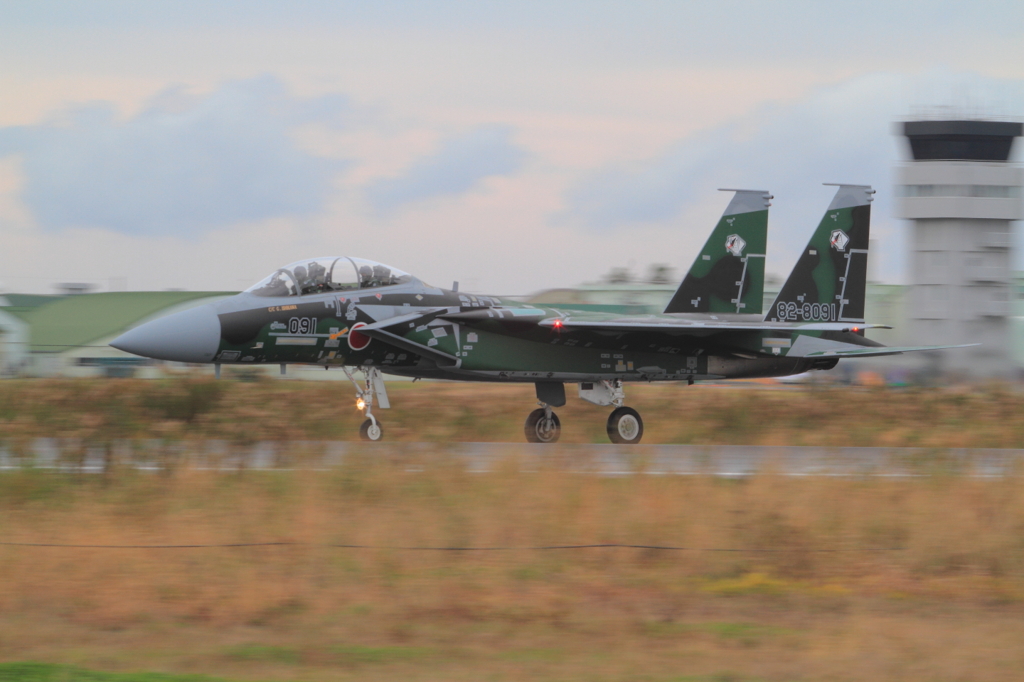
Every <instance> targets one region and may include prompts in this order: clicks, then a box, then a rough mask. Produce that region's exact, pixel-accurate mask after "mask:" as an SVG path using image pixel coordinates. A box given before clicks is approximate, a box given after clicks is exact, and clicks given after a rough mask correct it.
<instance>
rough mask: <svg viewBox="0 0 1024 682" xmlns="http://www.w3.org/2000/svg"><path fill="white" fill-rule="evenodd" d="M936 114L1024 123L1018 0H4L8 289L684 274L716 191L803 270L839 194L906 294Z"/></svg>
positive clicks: (0, 16) (2, 220) (1023, 37)
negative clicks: (855, 195) (333, 265)
mask: <svg viewBox="0 0 1024 682" xmlns="http://www.w3.org/2000/svg"><path fill="white" fill-rule="evenodd" d="M944 116H956V117H962V116H965V117H984V118H998V119H1012V120H1021V119H1022V118H1024V3H1020V2H985V1H976V2H972V3H962V2H945V1H942V0H933V1H930V2H913V1H911V2H902V3H898V2H892V0H888V1H887V2H871V1H864V2H843V1H837V2H829V3H822V2H802V1H791V2H786V1H784V0H780V1H776V2H763V3H762V2H752V1H751V2H736V1H728V0H726V1H722V2H714V3H708V2H685V1H683V0H675V1H671V2H659V1H656V0H648V1H645V2H638V1H636V0H633V1H631V2H601V1H599V0H588V1H585V2H575V1H565V2H539V1H538V2H532V1H529V0H524V1H522V2H490V1H488V0H474V1H472V2H430V1H427V0H420V1H416V2H395V1H390V0H381V1H378V2H373V3H365V2H351V3H349V2H343V1H333V2H312V1H310V2H266V1H259V0H249V1H246V2H241V1H239V2H235V1H221V2H217V1H216V0H204V1H202V2H199V1H193V0H180V1H178V2H160V1H157V0H151V1H149V2H146V3H140V2H136V1H134V0H133V1H130V2H128V1H125V2H121V1H106V2H105V1H103V0H94V1H93V2H89V3H83V2H77V1H74V2H56V1H47V0H36V1H30V0H24V1H15V0H0V283H2V284H0V290H4V291H19V292H37V293H52V292H53V291H55V286H56V285H57V284H58V283H61V282H81V283H88V284H92V285H94V286H95V287H96V290H98V291H109V290H125V289H128V290H161V289H169V288H180V289H190V290H239V289H243V288H245V287H247V286H249V285H251V284H253V283H254V282H256V281H258V280H260V279H262V278H263V277H264V276H265V275H267V274H269V273H270V272H272V271H273V270H274V269H275V268H277V267H280V266H282V265H284V264H286V263H290V262H292V261H296V260H300V259H303V258H311V257H318V256H329V255H349V256H358V257H362V258H368V259H372V260H377V261H381V262H384V263H387V264H389V265H392V266H395V267H397V268H400V269H402V270H406V271H408V272H411V273H413V274H415V275H417V276H418V277H420V278H421V279H423V280H425V281H427V282H430V283H432V284H435V285H438V286H445V287H448V286H450V285H451V282H452V281H454V280H459V281H460V283H461V288H462V289H463V290H469V291H473V292H477V293H490V294H498V295H515V294H527V293H530V292H534V291H538V290H541V289H545V288H552V287H568V286H574V285H577V284H579V283H582V282H587V281H596V280H598V279H600V278H601V277H602V276H603V275H604V274H605V273H607V272H608V271H609V270H610V269H611V268H614V267H629V268H631V269H632V270H633V271H634V272H635V273H637V274H642V273H643V272H644V271H646V270H647V268H648V267H649V266H650V265H651V264H654V263H661V264H667V265H669V266H671V267H673V268H675V273H676V275H677V277H679V278H681V277H682V275H683V274H684V273H685V271H686V269H687V268H688V267H689V266H690V264H691V263H692V261H693V259H694V258H695V256H696V255H697V250H698V249H699V248H700V246H701V245H702V244H703V242H704V240H705V238H706V237H707V234H708V233H709V232H710V231H711V229H712V227H713V226H714V224H715V223H716V222H717V220H718V217H719V215H720V214H721V212H722V210H723V209H724V208H725V206H726V204H727V203H728V201H729V198H730V195H729V194H728V193H724V192H718V191H717V189H718V188H722V187H730V188H745V189H764V190H769V191H770V192H771V193H772V194H773V195H774V196H775V199H774V201H773V205H772V208H771V213H770V217H769V240H768V258H767V271H768V272H769V273H771V274H775V275H777V276H785V274H787V273H788V272H789V269H790V268H791V267H792V265H793V263H794V262H795V260H796V257H797V254H798V252H799V251H800V250H801V248H802V247H803V246H804V244H805V243H806V241H807V239H808V238H809V236H810V233H811V231H812V230H813V229H814V227H815V226H816V225H817V223H818V221H819V220H820V218H821V215H822V213H823V212H824V210H825V208H826V206H827V205H828V203H829V201H830V199H831V196H832V193H833V191H834V190H833V188H829V187H825V186H823V185H822V183H825V182H847V183H856V184H871V185H872V186H873V187H875V189H876V190H877V194H876V201H875V204H874V208H873V214H872V217H873V222H872V237H873V239H874V243H873V246H872V255H871V259H872V264H871V271H872V272H873V273H874V276H875V277H876V278H877V279H880V280H882V281H886V282H894V283H898V282H902V281H904V278H905V276H906V271H907V263H906V240H907V237H906V232H907V229H906V225H905V224H904V223H903V222H902V221H899V220H896V219H895V218H893V217H892V209H893V201H892V196H893V188H892V182H893V168H894V167H895V166H896V164H898V163H901V162H904V161H905V158H906V155H907V150H906V149H905V143H904V141H903V140H902V139H901V138H900V137H898V136H897V135H896V134H894V131H895V129H896V128H895V125H896V122H898V121H902V120H906V119H908V118H914V117H928V118H936V117H944ZM1020 144H1024V142H1021V143H1020ZM1020 156H1021V154H1020V151H1019V150H1018V151H1017V152H1016V153H1015V158H1016V159H1019V158H1020ZM1022 252H1024V249H1018V250H1017V253H1018V255H1017V256H1016V265H1017V267H1018V268H1020V269H1024V257H1022V256H1021V255H1019V254H1021V253H1022Z"/></svg>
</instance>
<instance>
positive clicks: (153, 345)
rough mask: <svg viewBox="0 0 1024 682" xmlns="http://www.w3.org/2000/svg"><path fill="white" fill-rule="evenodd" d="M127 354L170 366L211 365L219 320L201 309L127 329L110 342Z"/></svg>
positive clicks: (209, 309)
mask: <svg viewBox="0 0 1024 682" xmlns="http://www.w3.org/2000/svg"><path fill="white" fill-rule="evenodd" d="M110 345H111V346H113V347H114V348H117V349H118V350H123V351H125V352H127V353H134V354H135V355H141V356H143V357H146V358H154V359H156V360H171V361H172V362H211V361H213V356H214V355H216V354H217V348H218V347H219V346H220V320H219V319H218V318H217V312H216V311H215V310H214V309H213V306H211V305H209V304H207V305H201V306H199V307H196V308H190V309H188V310H183V311H181V312H179V313H173V314H171V315H166V316H164V317H160V318H157V319H155V320H153V321H151V322H147V323H145V324H142V325H139V326H138V327H135V328H134V329H129V330H128V331H126V332H125V333H124V334H121V336H119V337H117V338H116V339H114V340H113V341H111V342H110Z"/></svg>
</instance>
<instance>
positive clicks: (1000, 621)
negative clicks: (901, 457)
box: [0, 380, 1024, 682]
mask: <svg viewBox="0 0 1024 682" xmlns="http://www.w3.org/2000/svg"><path fill="white" fill-rule="evenodd" d="M629 394H630V396H631V399H630V401H629V402H630V404H632V405H634V406H636V407H637V408H638V409H640V410H641V412H642V413H643V414H644V416H645V417H646V419H647V422H648V429H647V434H646V436H645V442H685V443H730V444H731V443H759V444H802V445H809V444H825V445H892V446H898V445H915V446H926V447H936V448H941V447H950V446H969V447H1024V438H1022V424H1021V420H1020V417H1019V415H1020V413H1021V411H1020V408H1021V406H1022V405H1021V403H1022V397H1021V396H1020V395H1019V394H1017V393H1013V392H1009V391H1007V390H1004V389H1001V388H998V387H993V388H990V389H986V390H974V391H967V390H963V391H956V390H942V391H940V390H923V389H922V390H900V391H896V390H884V389H883V390H879V389H872V390H864V389H834V388H801V389H790V388H781V389H749V388H748V389H742V388H737V389H728V388H718V387H700V386H696V387H689V388H687V387H681V386H672V387H662V386H640V387H636V388H631V390H630V393H629ZM392 400H393V402H394V403H395V404H396V408H395V409H393V410H391V411H390V412H387V413H383V414H382V416H384V418H385V419H386V421H385V424H386V426H387V428H388V429H389V430H388V437H389V438H393V439H395V440H429V441H434V442H437V443H438V444H439V448H438V449H437V450H436V451H434V452H432V453H431V454H430V455H429V457H426V456H425V457H424V458H423V459H422V461H416V460H415V455H409V454H406V455H405V456H404V458H402V459H401V460H399V459H398V458H392V457H389V456H388V449H387V448H388V446H387V443H383V444H376V445H374V446H373V447H370V448H363V449H361V450H360V451H359V452H360V453H361V454H355V455H353V456H351V457H348V458H346V460H345V463H344V465H342V466H339V467H337V468H334V469H330V470H326V471H311V470H296V471H277V472H273V471H237V472H211V471H199V470H193V469H190V468H188V467H180V468H178V469H175V470H172V471H168V472H164V473H160V474H157V473H144V472H137V471H134V470H130V469H114V470H112V471H110V472H108V474H107V475H104V476H95V475H84V474H69V473H59V472H56V471H52V470H51V471H43V470H33V469H23V470H14V471H7V472H3V473H0V542H2V543H51V544H64V545H69V544H70V545H76V544H77V545H114V546H123V545H224V544H236V543H258V542H279V543H286V544H279V545H268V546H249V547H192V548H162V549H161V548H141V549H140V548H136V549H131V548H97V547H77V548H76V547H66V546H58V547H52V546H51V547H42V546H23V545H18V544H0V680H15V679H26V680H27V679H32V680H39V681H40V682H42V681H43V680H53V682H60V681H63V680H68V681H70V680H80V679H90V680H96V681H97V682H99V681H100V680H114V679H117V680H129V679H135V678H133V677H131V676H129V677H106V676H100V675H99V673H97V674H96V676H93V677H83V675H86V673H82V672H81V671H80V670H79V669H90V670H96V671H108V672H118V671H120V672H127V671H155V672H163V673H174V674H189V673H201V674H205V675H215V676H218V677H222V678H226V679H230V680H306V681H313V680H397V679H401V680H410V681H413V682H415V681H419V680H456V681H457V680H522V679H530V680H650V681H652V682H662V681H664V682H669V681H677V682H678V681H683V680H689V681H704V682H713V681H718V682H725V681H733V682H740V681H754V680H759V681H765V682H767V681H772V682H775V681H779V682H781V681H785V680H865V679H872V680H939V681H948V682H957V681H961V680H1018V679H1021V672H1020V671H1021V670H1024V485H1022V480H1021V478H1019V477H1007V478H1001V479H977V478H970V477H966V476H959V475H952V474H950V473H948V472H946V473H944V472H943V470H942V469H941V468H936V469H935V470H934V471H933V472H932V473H931V474H929V475H925V476H921V477H913V478H884V477H870V478H856V477H850V478H830V477H782V476H774V475H771V474H768V473H766V474H761V475H757V476H753V477H750V478H746V479H741V480H734V479H720V478H714V477H704V476H648V475H641V474H638V475H631V476H621V477H602V476H594V475H585V474H579V473H570V472H566V471H564V470H561V469H560V468H558V467H554V466H553V467H551V468H550V469H545V468H544V467H541V469H540V470H539V471H538V470H528V469H527V468H526V467H521V466H520V462H519V461H517V459H516V458H514V457H513V458H510V459H508V460H506V461H504V462H501V463H500V464H499V465H498V466H496V467H495V468H494V469H493V470H492V471H491V472H490V473H485V474H481V473H471V472H469V471H467V470H466V469H465V468H464V465H463V463H462V462H461V461H460V460H456V459H451V460H449V459H447V458H446V457H445V456H444V454H443V443H444V442H445V441H446V440H491V441H513V442H515V441H519V440H521V438H522V435H521V422H522V418H523V417H524V416H525V412H526V411H528V410H529V409H531V407H532V402H533V396H532V388H531V387H529V386H527V387H522V386H462V385H451V384H426V385H424V384H416V385H402V386H396V387H395V389H394V390H393V392H392ZM605 412H606V411H605V410H604V409H602V408H597V407H593V406H589V405H587V404H585V403H581V402H580V401H578V400H574V399H570V403H569V405H567V406H566V408H563V409H562V410H560V414H561V415H562V418H563V428H564V431H563V436H564V440H567V441H576V442H590V441H596V442H601V441H603V440H604V434H603V421H604V415H605ZM358 420H359V419H358V414H357V413H356V412H355V410H354V409H352V408H351V395H350V393H349V392H348V391H347V389H345V388H343V387H341V386H337V385H323V384H314V383H307V384H302V383H298V382H274V381H266V382H255V383H238V382H221V383H219V384H213V383H212V382H208V381H196V380H190V381H180V382H135V381H108V382H102V381H97V382H91V381H85V382H75V381H52V382H51V381H46V382H15V381H7V382H0V439H3V440H4V441H5V444H6V447H7V448H8V449H9V450H16V449H17V448H18V447H21V446H22V445H23V444H24V442H25V441H26V440H27V439H31V438H34V437H38V436H61V437H71V438H80V439H82V440H83V441H84V442H91V443H102V442H109V441H111V440H112V439H117V438H126V437H159V438H164V439H166V440H169V441H177V440H186V441H187V440H189V439H193V438H194V439H200V438H225V439H229V440H232V441H234V442H238V443H249V442H252V441H254V440H262V439H278V440H289V439H334V438H339V439H352V438H354V437H355V428H356V427H357V425H358ZM410 458H411V459H410ZM614 543H619V544H632V545H659V546H674V547H684V548H686V549H679V550H658V549H636V548H622V547H617V548H587V549H529V548H530V547H540V546H551V545H565V544H614ZM353 544H354V545H368V546H370V548H343V547H338V546H337V545H353ZM408 547H507V548H512V549H506V550H499V551H433V550H415V549H402V548H408ZM14 661H37V662H44V663H47V664H62V665H69V666H76V667H75V668H59V669H58V668H40V667H32V666H29V667H24V666H22V667H17V666H13V667H12V666H8V665H6V663H8V662H14ZM18 671H21V672H18ZM26 671H29V672H26ZM55 671H56V672H55ZM61 671H62V672H61ZM76 671H77V672H76ZM138 679H143V678H142V677H139V678H138ZM145 679H154V680H155V679H158V678H145ZM159 679H170V678H159ZM174 679H175V680H177V679H178V678H174Z"/></svg>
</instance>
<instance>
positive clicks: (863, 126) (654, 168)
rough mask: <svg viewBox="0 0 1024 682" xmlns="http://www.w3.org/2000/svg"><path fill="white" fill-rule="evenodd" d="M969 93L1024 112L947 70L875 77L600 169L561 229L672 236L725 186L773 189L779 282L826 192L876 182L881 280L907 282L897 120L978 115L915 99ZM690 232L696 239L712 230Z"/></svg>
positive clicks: (577, 189)
mask: <svg viewBox="0 0 1024 682" xmlns="http://www.w3.org/2000/svg"><path fill="white" fill-rule="evenodd" d="M965 84H973V89H974V90H976V91H977V92H978V94H979V96H980V98H981V101H1002V100H1007V101H1008V102H1009V101H1010V100H1013V101H1014V102H1015V104H1014V106H1016V107H1021V105H1024V102H1021V101H1020V97H1019V95H1018V93H1019V92H1020V81H998V80H995V79H984V78H981V77H979V76H977V75H976V74H963V73H950V72H948V71H934V72H929V73H926V74H923V75H919V76H912V77H911V76H900V75H896V74H887V73H881V74H869V75H865V76H861V77H858V78H854V79H851V80H848V81H846V82H843V83H840V84H837V85H834V86H829V87H824V88H820V89H817V90H815V91H813V92H812V93H810V94H809V95H808V96H807V97H805V98H802V99H800V100H798V101H796V102H792V103H788V104H784V105H782V104H768V105H763V106H761V107H759V108H758V109H756V110H755V111H754V112H752V113H750V114H748V115H746V116H743V117H740V118H737V119H735V120H732V121H730V122H727V123H724V124H722V125H721V126H718V127H716V128H714V129H711V130H706V131H703V132H701V133H697V134H694V135H691V136H689V137H687V138H685V139H683V140H680V141H678V142H676V143H675V144H673V145H671V146H669V147H668V148H667V149H665V150H664V151H663V152H662V153H661V154H659V155H657V156H655V157H653V158H648V159H644V160H641V161H637V162H633V163H618V164H610V165H608V166H606V167H605V168H602V169H598V170H597V171H595V172H594V173H592V174H591V175H589V176H587V177H584V178H583V179H582V180H580V181H579V182H578V183H577V184H576V185H574V186H572V187H570V188H569V189H568V190H567V193H566V206H567V208H566V210H565V211H564V212H563V213H562V214H561V215H560V216H559V220H561V221H562V222H563V223H569V224H574V225H577V226H580V227H581V228H583V229H584V230H587V231H589V232H591V233H602V234H617V233H623V232H626V231H629V230H633V229H636V228H638V227H644V226H646V227H652V226H653V227H666V228H668V227H670V226H671V227H674V226H677V225H680V224H681V223H684V222H685V221H686V218H687V217H688V216H691V215H693V211H692V209H693V207H694V206H695V205H696V206H706V205H707V204H708V203H709V201H710V202H713V201H714V200H715V199H716V196H715V190H716V189H717V188H719V187H736V188H749V189H765V190H769V191H771V192H772V193H773V194H774V195H775V197H776V199H775V201H774V202H773V207H772V212H771V217H770V226H769V269H770V270H775V271H777V272H779V273H780V274H782V273H784V272H786V271H787V270H786V269H785V267H780V265H781V266H785V265H786V263H787V262H788V261H790V260H791V259H793V258H795V254H796V251H797V250H798V249H800V248H801V247H802V246H803V244H804V243H805V242H806V240H807V238H808V236H809V235H810V232H811V230H812V229H813V227H814V225H816V224H817V221H818V220H819V219H820V217H821V215H822V213H823V212H824V210H825V208H826V206H827V204H828V201H829V199H830V197H831V195H832V193H833V191H834V190H833V189H832V188H823V187H822V186H821V183H823V182H847V183H856V184H870V185H872V186H874V187H875V189H876V190H877V191H878V194H877V195H876V201H875V203H874V207H873V209H872V216H873V229H872V235H873V237H877V238H878V240H879V244H878V246H879V247H880V248H879V249H878V250H877V252H876V255H877V257H878V258H880V261H878V262H880V263H881V266H880V267H879V269H878V272H879V274H881V275H882V276H883V277H884V278H886V279H889V280H892V279H893V278H898V277H899V275H900V272H901V270H902V268H903V267H904V263H903V262H904V260H905V255H904V254H903V253H902V249H903V243H902V240H901V239H902V237H901V232H902V224H901V223H899V222H898V221H895V220H894V219H893V218H892V207H893V201H892V194H893V192H892V182H893V176H892V170H893V167H894V166H895V165H896V164H898V163H899V162H901V161H903V160H905V159H906V158H907V150H906V149H905V141H904V140H902V139H901V138H900V137H898V136H897V135H895V134H894V133H895V125H894V123H895V122H896V121H898V120H901V119H906V118H908V117H909V116H910V115H912V114H915V113H916V114H924V115H926V116H928V117H936V116H953V117H959V116H964V115H965V114H966V115H968V117H972V116H971V112H969V111H968V112H963V111H961V110H960V108H958V107H952V108H942V109H936V108H934V107H933V108H932V109H931V110H926V111H922V110H921V107H920V105H919V103H918V102H915V101H914V100H915V99H916V98H918V97H922V96H924V97H925V98H926V101H930V102H941V101H942V99H943V98H942V96H941V94H940V93H947V94H948V93H951V92H953V93H955V92H958V91H959V90H961V89H963V88H964V87H965ZM977 115H978V114H977V113H976V112H975V113H973V117H976V116H977ZM720 203H721V206H722V207H724V205H725V203H724V201H721V202H720ZM687 227H688V228H692V231H693V234H694V235H695V238H696V236H701V235H703V234H705V232H704V228H705V227H706V229H707V230H710V229H711V224H710V223H709V224H707V225H706V226H703V225H701V226H697V225H691V226H687ZM675 229H678V228H677V227H676V228H675ZM701 238H703V237H702V236H701Z"/></svg>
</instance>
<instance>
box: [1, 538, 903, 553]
mask: <svg viewBox="0 0 1024 682" xmlns="http://www.w3.org/2000/svg"><path fill="white" fill-rule="evenodd" d="M0 546H5V547H38V548H63V549H233V548H240V547H321V548H328V549H371V550H389V551H403V552H515V551H547V550H579V549H647V550H656V551H670V552H732V553H757V554H781V553H786V552H794V551H796V552H811V553H814V554H839V553H860V552H903V551H906V549H907V548H906V547H844V548H804V547H685V546H679V545H635V544H628V543H620V542H602V543H595V544H584V545H521V546H514V545H509V546H491V547H450V546H436V547H431V546H416V545H359V544H335V543H316V542H294V541H290V540H282V541H275V542H225V543H212V544H190V545H90V544H74V543H59V542H6V541H0Z"/></svg>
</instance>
